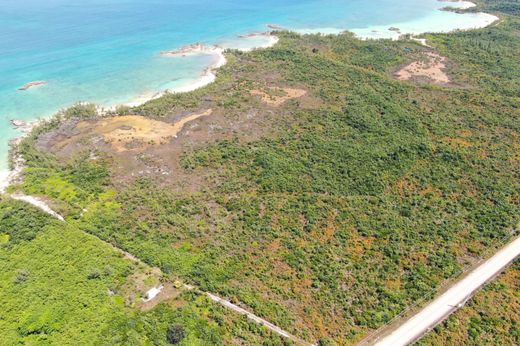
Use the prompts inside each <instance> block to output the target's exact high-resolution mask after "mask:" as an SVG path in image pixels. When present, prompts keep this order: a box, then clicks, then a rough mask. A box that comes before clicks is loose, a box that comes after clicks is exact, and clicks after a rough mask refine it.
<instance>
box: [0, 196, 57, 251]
mask: <svg viewBox="0 0 520 346" xmlns="http://www.w3.org/2000/svg"><path fill="white" fill-rule="evenodd" d="M51 224H55V222H54V221H53V220H52V219H51V218H49V216H48V215H46V214H45V213H43V212H42V211H40V210H38V209H36V208H35V207H33V206H31V205H29V204H27V203H24V202H20V201H16V200H9V199H3V200H2V201H0V234H1V235H2V240H3V241H0V249H1V247H2V246H5V245H7V244H17V243H19V242H22V241H28V240H32V239H34V238H35V237H36V235H37V234H38V233H39V232H41V231H43V230H44V229H45V228H46V227H47V226H48V225H51ZM0 251H1V250H0Z"/></svg>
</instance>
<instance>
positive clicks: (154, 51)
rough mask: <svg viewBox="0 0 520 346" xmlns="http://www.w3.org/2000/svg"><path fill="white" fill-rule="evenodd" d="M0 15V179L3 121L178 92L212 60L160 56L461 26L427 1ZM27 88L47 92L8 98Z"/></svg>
mask: <svg viewBox="0 0 520 346" xmlns="http://www.w3.org/2000/svg"><path fill="white" fill-rule="evenodd" d="M0 5H1V6H0V75H1V78H0V170H2V169H4V170H5V167H6V166H7V163H6V162H7V159H6V158H7V143H8V140H9V138H13V137H16V136H18V135H19V132H18V131H17V130H15V129H13V128H11V126H10V124H9V120H10V119H23V120H27V121H31V120H34V119H37V118H40V117H47V116H50V115H52V114H54V113H55V112H56V111H58V110H59V109H60V108H63V107H67V106H70V105H72V104H74V103H76V102H79V101H89V102H95V103H98V104H101V105H107V106H108V105H114V104H120V103H124V102H129V101H131V100H132V99H135V98H136V97H138V96H139V95H143V94H147V93H150V92H157V91H160V90H165V89H171V88H175V87H181V86H185V85H188V84H190V83H193V82H194V81H196V80H197V79H198V78H199V76H200V75H201V72H202V71H203V70H204V69H205V68H206V67H207V66H209V65H210V64H212V63H213V62H214V61H213V60H214V59H215V57H214V56H210V55H195V56H190V57H187V58H180V57H164V56H161V55H160V54H159V53H160V52H161V51H163V50H169V49H175V48H178V47H180V46H183V45H187V44H191V43H193V42H202V43H206V44H224V45H226V46H228V47H245V46H247V45H248V44H250V43H246V41H244V40H243V39H242V40H241V39H239V38H238V35H240V34H245V33H248V32H253V31H266V30H267V28H266V24H267V23H275V24H278V25H281V26H284V27H288V28H292V29H297V30H300V31H312V30H315V31H327V30H330V31H334V30H336V31H339V30H341V29H355V30H358V31H359V32H360V34H362V33H363V32H365V33H373V31H372V30H371V28H376V27H377V28H383V30H384V28H385V27H386V26H390V25H392V24H394V23H401V24H402V25H406V24H407V23H418V24H415V25H416V26H421V25H424V24H425V23H430V24H432V23H433V24H435V25H439V22H440V23H441V25H442V23H443V22H446V23H447V22H450V23H452V25H455V24H456V23H455V24H453V23H454V21H455V22H459V24H456V25H460V23H462V22H464V21H463V20H461V19H462V18H469V17H465V16H466V15H458V14H455V13H449V12H445V11H439V10H438V9H439V8H441V7H443V6H446V5H447V3H439V2H438V1H436V0H372V1H368V0H342V1H341V0H321V1H320V0H282V1H280V0H276V1H275V0H191V1H186V0H146V1H144V0H45V1H43V0H21V1H20V0H16V1H14V0H0ZM432 16H433V17H434V18H435V19H434V20H432V18H433V17H432ZM475 20H478V18H477V19H475ZM469 22H471V20H469V19H468V23H469ZM430 26H431V25H430ZM424 28H428V26H427V25H426V26H425V27H424ZM412 29H413V28H412ZM355 30H354V31H355ZM367 36H370V35H367ZM35 80H45V81H47V82H48V84H46V85H44V86H38V87H34V88H31V89H29V90H27V91H20V90H18V88H20V87H21V86H23V85H24V84H26V83H28V82H31V81H35Z"/></svg>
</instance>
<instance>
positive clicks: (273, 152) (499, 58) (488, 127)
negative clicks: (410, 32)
mask: <svg viewBox="0 0 520 346" xmlns="http://www.w3.org/2000/svg"><path fill="white" fill-rule="evenodd" d="M481 5H482V6H485V7H484V9H487V10H490V11H494V12H495V13H498V14H499V15H500V16H501V22H500V23H499V24H498V25H493V26H492V27H490V28H486V29H482V30H476V31H471V32H460V33H453V34H435V35H425V37H426V38H427V39H428V42H429V44H430V45H432V46H433V47H435V50H437V51H438V52H439V53H440V54H442V55H443V56H446V57H447V58H448V59H449V61H450V64H449V71H448V72H449V74H450V76H451V78H452V84H453V85H452V86H451V87H438V86H431V85H424V84H421V85H418V84H413V83H405V82H398V81H395V80H394V79H393V78H392V73H393V71H395V69H396V68H397V67H398V66H400V65H402V64H405V63H408V62H410V61H411V60H413V59H416V58H417V57H418V56H420V55H421V54H422V53H423V52H424V51H426V50H428V48H426V47H423V46H421V45H420V44H418V43H417V42H414V41H411V40H401V41H397V42H393V41H385V40H382V41H359V40H357V39H355V38H354V37H353V36H352V35H350V34H342V35H338V36H318V35H310V36H299V35H296V34H291V33H285V32H280V33H278V35H279V36H280V38H281V40H280V42H279V44H278V45H276V46H275V47H273V48H270V49H265V50H258V51H253V52H250V53H241V52H228V57H229V63H228V65H226V66H225V67H223V68H222V69H221V70H220V71H219V73H218V79H217V81H216V82H215V83H214V84H212V85H210V86H207V87H205V88H202V89H200V90H197V91H195V92H193V93H188V94H182V95H166V96H164V97H162V98H160V99H157V100H154V101H150V102H148V103H147V104H145V105H143V106H141V107H138V108H135V109H132V110H129V109H120V110H119V111H118V112H119V113H121V114H123V113H127V112H130V113H133V114H140V115H143V116H151V117H154V118H161V117H166V116H169V115H174V114H177V113H179V112H180V111H186V110H189V111H195V110H198V109H200V108H201V107H202V103H205V104H206V106H207V104H209V105H210V106H211V107H212V108H214V109H216V110H220V111H221V112H223V113H225V114H226V118H227V119H228V120H229V122H230V123H232V122H233V121H235V120H236V118H237V117H239V115H240V114H243V113H246V112H249V111H251V109H258V110H259V114H263V113H268V114H271V115H273V114H274V115H276V116H277V117H272V118H271V119H273V121H272V123H271V127H270V128H269V131H267V133H266V134H265V135H264V136H262V138H260V139H256V138H255V139H252V140H251V139H249V138H247V137H245V136H241V134H240V133H233V132H232V131H230V132H229V135H228V136H227V138H226V139H222V138H219V139H212V138H208V139H207V141H205V142H200V143H195V144H193V145H191V146H189V147H186V149H185V150H184V152H183V154H182V155H180V156H179V157H176V158H174V159H176V160H178V161H179V163H180V165H181V167H182V169H183V170H184V172H185V173H189V174H186V175H184V178H183V179H187V180H190V179H193V180H196V181H197V184H198V188H197V189H187V188H183V186H188V185H189V184H187V182H188V183H189V181H175V180H174V179H173V180H170V181H168V182H166V183H161V184H158V183H157V181H156V180H155V179H154V177H146V176H144V177H140V178H136V179H134V180H127V181H124V182H121V181H120V180H118V178H117V177H115V176H114V174H113V169H112V166H111V165H112V164H113V162H114V158H113V157H110V156H109V155H107V156H101V157H97V158H96V159H92V155H91V154H92V153H82V154H81V155H77V156H76V157H72V158H70V159H67V160H63V159H59V158H58V157H56V156H54V155H53V153H45V152H41V151H39V150H38V149H37V148H36V146H35V145H34V143H35V141H36V140H37V138H38V137H39V136H40V135H41V134H43V133H45V132H46V131H48V130H49V129H51V128H54V127H56V126H57V123H58V122H57V121H54V122H51V123H49V124H47V125H44V126H42V127H40V128H39V129H37V130H36V131H35V132H33V134H32V135H31V136H30V137H28V138H27V139H26V140H25V141H24V142H23V143H22V145H21V146H20V152H21V153H22V154H23V155H24V157H25V159H26V160H27V169H26V170H25V173H24V181H23V183H21V184H18V185H16V186H13V187H12V189H13V190H16V189H21V190H23V191H24V192H26V193H30V194H33V195H40V196H45V197H46V198H48V199H49V200H50V201H51V203H52V204H53V206H54V207H55V208H56V209H58V210H59V211H60V212H62V213H63V214H65V215H66V217H67V221H68V223H69V226H66V227H65V226H63V225H62V224H59V225H58V224H56V223H54V222H51V221H49V220H48V219H46V218H44V217H42V216H41V215H39V214H37V213H36V214H34V216H31V218H24V219H22V218H20V217H19V216H17V215H21V214H20V213H26V211H25V210H22V208H25V207H23V206H22V205H20V204H19V203H16V204H15V206H14V207H13V203H14V202H4V203H7V204H2V210H3V213H4V214H5V213H9V215H11V216H8V217H3V218H2V220H1V225H2V232H1V233H2V238H1V239H4V240H5V241H4V243H5V244H4V245H2V249H1V250H0V254H1V256H2V261H3V263H4V264H3V265H4V266H9V268H10V269H9V270H8V271H4V270H2V274H1V275H4V276H6V280H2V285H3V286H2V290H4V291H5V292H7V293H6V295H4V296H7V297H8V298H7V300H12V301H11V302H9V304H12V305H10V306H13V307H14V306H17V304H19V303H18V302H19V301H21V302H27V301H29V300H30V299H29V297H32V295H33V294H36V293H35V291H34V290H39V288H40V289H44V288H45V287H47V289H49V287H51V286H54V287H55V286H59V287H60V288H62V289H60V290H56V289H55V288H54V289H50V290H51V291H52V292H50V293H49V294H50V295H52V296H60V295H62V294H63V295H65V296H64V298H65V297H75V298H74V299H80V298H78V297H82V298H81V299H82V300H83V301H84V303H83V304H87V306H84V307H82V305H81V304H79V303H78V304H76V305H72V304H71V303H70V302H69V299H62V300H61V301H60V304H61V305H57V306H51V307H47V308H45V309H43V308H39V305H34V306H33V307H31V308H30V309H29V308H27V309H21V310H19V311H20V313H24V314H25V315H24V316H26V317H24V318H26V319H29V320H30V321H29V322H27V323H25V322H23V321H24V319H22V318H21V317H18V315H16V314H15V313H14V312H11V313H9V314H7V315H6V314H5V312H6V311H13V310H12V309H13V308H11V309H7V310H4V309H3V310H4V311H2V313H4V315H6V316H4V317H3V319H0V323H2V325H5V326H6V328H8V330H9V333H11V334H10V335H12V338H13V339H12V340H23V338H25V337H32V338H38V337H42V335H51V336H52V337H56V338H64V339H63V340H66V338H67V337H68V336H70V335H73V334H74V333H80V331H81V333H83V335H85V337H87V335H96V337H98V338H101V339H100V340H102V339H103V337H104V338H109V339H105V340H109V342H108V343H121V344H132V343H135V344H139V343H140V342H149V343H159V344H160V343H161V342H165V339H164V333H166V330H167V328H168V326H169V325H171V323H175V324H178V325H180V326H182V327H183V328H185V329H186V330H188V331H189V332H190V333H189V334H188V335H189V337H192V338H198V339H197V340H199V341H200V340H202V341H200V342H202V343H203V344H204V342H209V343H211V344H218V343H222V342H224V343H225V342H230V340H233V341H234V342H237V343H239V344H240V343H242V344H262V343H263V344H277V343H280V342H281V341H280V340H279V339H277V338H274V337H271V338H270V339H268V338H265V340H264V336H265V335H267V334H266V332H265V331H264V330H263V329H262V328H258V330H254V329H255V326H254V325H252V324H251V323H246V322H245V321H243V320H241V319H238V318H237V317H231V316H230V313H229V312H224V311H223V310H221V308H218V307H214V306H212V305H208V304H209V303H207V302H205V301H204V300H203V299H201V298H197V297H191V296H189V295H188V296H187V297H184V298H183V299H184V301H186V302H185V303H183V304H176V303H164V304H162V305H160V306H159V307H157V308H155V309H154V310H152V311H151V312H148V313H137V312H133V313H129V312H128V310H125V309H128V308H124V306H120V305H118V304H117V302H114V301H112V300H113V298H110V297H109V296H108V295H106V292H105V291H106V290H107V289H108V287H111V286H110V285H113V284H114V282H122V281H124V278H125V277H127V276H128V275H129V274H128V270H129V269H128V264H125V261H124V260H123V259H121V258H116V257H117V256H116V255H115V253H114V252H113V251H112V250H110V248H108V247H107V246H104V245H102V243H101V242H100V241H99V240H98V239H96V238H95V237H92V236H91V235H94V236H96V237H99V238H100V239H102V240H104V241H106V242H109V243H111V244H113V245H115V246H117V247H119V248H121V249H124V250H125V251H128V252H130V253H132V254H133V255H135V256H137V257H139V258H140V259H141V260H143V261H144V262H146V263H148V264H149V265H153V266H157V267H160V268H161V269H162V270H163V272H165V273H166V274H167V275H169V276H170V277H171V278H180V279H182V280H184V281H187V282H189V283H191V284H195V285H197V286H198V287H200V288H201V289H203V290H209V291H212V292H215V293H218V294H220V295H222V296H225V297H227V298H229V299H230V300H232V301H235V302H238V303H239V304H243V305H244V306H246V307H248V308H250V309H251V310H253V311H254V312H255V313H256V314H258V315H260V316H262V317H265V318H266V319H268V320H270V321H272V322H273V323H276V324H277V325H279V326H280V327H282V328H285V329H287V330H289V331H290V332H292V333H294V334H296V335H299V336H301V337H302V338H304V339H306V340H308V341H312V342H315V341H317V340H319V341H320V343H321V344H323V345H326V344H349V343H353V342H356V341H358V340H360V339H361V338H363V336H365V335H366V334H367V333H368V332H370V331H372V330H374V329H376V328H378V327H380V326H382V325H384V324H385V323H386V322H388V321H390V320H391V319H392V318H393V317H394V316H396V315H397V314H399V313H400V312H401V311H403V310H404V309H406V308H407V307H409V306H410V305H412V304H414V303H415V302H417V301H418V300H420V299H427V298H430V297H432V296H433V295H434V294H435V292H436V290H437V289H438V288H439V287H440V286H441V285H442V284H443V283H445V282H446V280H449V279H451V278H454V277H456V276H457V275H458V274H460V273H461V271H462V269H463V268H464V267H465V266H466V265H467V264H470V263H472V262H473V261H475V260H476V259H478V258H480V257H482V256H486V255H488V254H490V253H491V251H492V250H493V248H495V247H497V246H499V245H501V244H503V242H504V241H505V240H506V239H507V238H508V236H509V235H510V233H511V231H512V230H513V229H514V228H515V226H516V225H517V223H518V215H519V198H520V196H519V179H518V178H519V176H518V175H519V167H520V165H519V162H518V159H519V147H520V144H519V141H518V135H519V132H518V131H519V127H520V122H519V121H518V117H519V115H520V114H519V109H520V100H519V98H518V95H520V61H519V59H518V56H520V40H519V37H520V19H518V17H516V16H515V14H517V12H518V6H517V5H516V2H511V1H510V2H508V1H498V0H497V1H482V2H481ZM481 8H482V7H481ZM258 85H263V86H289V87H297V88H301V89H304V90H307V91H308V93H309V95H310V98H309V99H308V100H307V101H306V102H304V101H303V100H298V99H293V100H290V101H287V102H286V103H285V104H283V105H282V106H280V107H278V108H277V107H270V106H267V105H265V104H261V103H260V102H259V101H258V98H255V96H253V95H251V90H253V89H254V88H257V86H258ZM309 100H310V101H309ZM93 115H94V113H93V109H92V107H88V106H87V107H85V106H78V107H75V108H73V109H71V110H69V111H67V112H66V114H63V115H62V118H70V117H92V116H93ZM259 131H260V129H259ZM262 131H264V132H265V129H262ZM181 136H182V134H181ZM186 177H188V178H186ZM12 208H14V209H12ZM6 210H9V211H6ZM31 215H32V214H31ZM18 228H20V230H18ZM39 229H42V231H41V232H40V233H37V232H36V231H35V230H39ZM82 232H86V233H88V234H90V235H85V234H83V233H82ZM6 244H7V245H6ZM67 244H69V245H67ZM42 247H43V248H45V247H51V248H52V249H58V251H52V254H50V253H47V252H45V251H44V250H42ZM29 254H34V255H32V256H30V255H29ZM82 254H84V255H82ZM45 256H50V257H49V258H47V257H45ZM14 258H19V259H20V260H16V261H15V262H14ZM67 258H74V260H77V261H80V263H79V264H78V265H80V267H81V269H80V270H73V268H75V267H74V266H72V264H71V263H70V262H69V260H67ZM112 258H114V259H112ZM19 261H21V262H19ZM23 261H27V264H24V262H23ZM43 261H45V263H47V262H49V263H51V264H50V266H51V267H50V268H54V267H56V269H55V270H58V268H62V269H63V271H62V272H60V273H59V275H58V276H53V275H51V274H50V270H51V269H49V274H48V276H46V280H49V282H47V283H45V282H46V281H45V282H43V283H42V282H40V283H38V284H37V285H36V283H35V284H34V286H32V285H31V286H29V284H30V283H31V275H32V274H31V273H33V272H40V271H46V270H47V269H45V268H47V266H43V267H41V265H42V263H43ZM13 263H17V264H16V265H14V264H13ZM106 265H110V266H112V267H113V269H112V274H110V275H100V278H99V280H97V279H96V280H89V279H88V270H91V269H90V268H91V267H96V268H98V269H99V270H100V271H103V270H104V269H103V268H104V267H105V266H106ZM17 271H18V272H17ZM26 272H27V273H29V274H27V277H28V278H29V279H28V281H27V283H25V284H20V283H17V282H16V281H17V279H16V277H18V276H21V277H25V274H24V273H26ZM69 272H70V274H68V273H69ZM54 280H60V281H58V282H56V283H55V282H53V281H54ZM78 283H80V284H78ZM18 285H22V286H18ZM23 285H27V286H28V287H30V289H28V290H27V291H24V290H23V289H22V288H23ZM90 285H93V286H92V287H91V286H90ZM44 292H45V291H44ZM489 292H490V291H489V289H488V290H486V291H484V292H482V293H481V294H482V295H486V294H488V293H489ZM38 297H40V298H39V299H41V303H38V304H41V305H42V306H43V305H44V304H45V301H46V300H47V299H49V298H48V296H46V295H45V294H43V295H42V294H40V295H38ZM490 299H491V298H490ZM504 299H505V298H504ZM179 306H181V307H179ZM31 309H34V310H31ZM49 309H51V311H48V310H49ZM52 309H61V310H63V312H64V314H62V312H61V310H60V312H59V315H60V316H62V317H60V318H59V321H57V322H54V320H52V318H56V315H57V314H58V312H56V311H54V310H52ZM78 309H79V310H78ZM499 309H500V308H499V307H497V309H496V313H497V314H500V311H498V310H499ZM83 310H86V311H87V312H86V313H85V312H83ZM45 311H47V312H45ZM101 311H107V312H106V313H100V312H101ZM44 312H45V313H44ZM40 313H42V314H43V315H40ZM89 313H91V314H92V315H89ZM129 314H130V317H129ZM463 314H464V312H463ZM466 314H467V313H466ZM40 319H42V320H45V319H50V320H49V321H46V320H45V321H44V322H45V323H43V322H42V323H43V324H42V323H40V322H34V321H33V320H37V321H39V320H40ZM69 319H71V320H69ZM237 319H238V321H234V320H237ZM91 320H92V321H98V322H92V321H91ZM513 320H514V321H517V320H518V316H517V317H516V319H515V317H514V316H513V317H512V321H513ZM20 321H22V322H20ZM31 321H33V322H31ZM60 321H62V323H66V324H67V326H69V325H71V324H74V322H72V321H77V323H78V325H79V326H78V327H77V328H74V329H69V328H68V327H67V328H65V327H63V326H60ZM63 321H67V322H63ZM215 321H216V322H215ZM24 323H25V324H24ZM38 323H40V324H41V325H44V326H45V327H38ZM476 323H477V322H476ZM479 323H480V322H478V323H477V324H479ZM511 323H512V324H514V323H517V322H511ZM448 324H450V322H448ZM54 325H56V327H54ZM462 325H464V326H465V323H463V324H462ZM13 326H14V327H13ZM38 328H40V329H38ZM41 328H50V329H49V330H47V329H45V330H43V332H41V331H42V329H41ZM60 328H61V329H60ZM461 328H465V327H461ZM472 328H473V327H472ZM475 328H477V329H478V328H484V327H482V326H481V323H480V324H479V326H477V327H475ZM475 328H474V329H475ZM516 328H517V327H516ZM455 329H456V328H455V327H453V325H452V324H450V325H449V326H448V327H447V329H445V330H441V329H439V331H438V332H437V334H438V335H436V336H432V338H447V337H448V336H447V335H448V334H451V333H458V334H464V333H465V331H464V330H462V329H460V330H455ZM35 330H36V332H35ZM65 330H66V332H65ZM251 330H252V331H251ZM479 330H480V329H479ZM100 331H102V332H101V333H100ZM201 331H202V332H201ZM197 333H199V334H202V335H199V334H197ZM471 333H473V332H471ZM486 333H491V334H490V335H492V333H493V332H492V329H490V328H488V329H487V330H486ZM497 333H498V331H497ZM479 335H480V334H479ZM453 337H454V338H458V336H453ZM469 337H471V338H472V337H473V336H469ZM477 337H478V335H477ZM487 337H490V336H487ZM16 338H21V339H16ZM110 338H112V339H110ZM58 340H60V339H53V340H52V341H58ZM190 340H191V339H190ZM193 340H195V339H193ZM237 340H238V341H237ZM244 340H245V341H244ZM262 340H263V341H262ZM430 340H433V341H432V342H437V341H435V340H440V339H430ZM184 342H185V343H186V344H192V343H195V341H189V342H188V341H186V340H185V341H184ZM426 342H428V341H426Z"/></svg>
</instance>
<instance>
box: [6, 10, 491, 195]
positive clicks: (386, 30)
mask: <svg viewBox="0 0 520 346" xmlns="http://www.w3.org/2000/svg"><path fill="white" fill-rule="evenodd" d="M438 1H439V2H440V3H443V4H446V5H447V6H444V7H443V8H439V9H438V10H437V11H443V9H444V10H447V11H449V12H453V13H454V15H464V16H473V17H474V18H475V22H474V23H472V25H471V26H468V27H464V28H462V29H460V28H448V29H446V30H445V29H441V27H440V26H438V27H436V29H435V30H433V31H431V32H434V33H449V32H453V31H457V30H474V29H480V28H484V27H487V26H489V25H491V24H493V23H495V22H496V21H498V20H499V18H498V17H497V16H495V15H492V14H488V13H484V12H470V13H464V14H459V13H455V12H454V10H466V9H469V8H473V7H476V6H477V5H476V4H475V3H473V2H470V1H451V0H438ZM437 11H436V12H437ZM267 27H268V28H269V29H270V30H289V31H292V32H296V33H299V34H317V33H321V34H340V33H343V32H351V33H353V34H354V35H355V36H356V37H357V38H358V39H362V40H366V39H393V40H398V39H400V38H401V37H402V36H403V35H412V36H413V35H420V34H423V33H425V32H430V31H428V30H426V31H424V30H418V31H414V30H407V29H406V27H405V28H402V25H401V27H400V24H399V23H396V24H390V25H385V26H373V27H369V28H363V29H346V30H343V29H337V28H319V29H302V30H291V29H290V28H289V29H285V28H284V27H282V26H278V25H276V24H267ZM259 37H260V38H262V39H265V43H263V44H259V45H256V46H249V47H232V46H228V47H226V48H224V47H222V46H218V45H214V46H204V45H202V44H198V43H197V44H192V45H189V46H185V47H181V48H178V49H176V50H173V51H163V52H161V53H160V54H161V55H164V56H165V57H168V56H177V57H179V56H180V57H185V56H190V55H196V54H206V55H213V56H215V60H216V61H215V62H214V63H213V64H211V65H210V66H208V67H207V68H206V69H204V71H203V72H202V74H201V75H200V76H199V77H198V78H197V79H196V80H195V81H194V82H192V83H190V84H187V85H184V86H180V87H176V88H169V89H165V90H162V91H158V92H150V93H145V94H141V95H139V96H137V97H135V98H133V99H132V100H130V101H129V102H125V103H119V104H114V105H109V106H102V105H97V112H98V115H100V116H104V115H106V114H107V113H109V112H113V111H115V110H116V109H117V108H118V107H121V106H124V107H138V106H141V105H143V104H144V103H146V102H148V101H151V100H154V99H157V98H160V97H162V96H164V95H165V94H167V93H185V92H191V91H194V90H197V89H199V88H202V87H205V86H207V85H209V84H211V83H213V82H214V81H215V79H216V71H217V70H218V69H219V68H220V67H222V66H224V65H225V64H226V63H227V59H226V57H225V54H224V52H225V50H226V49H237V50H240V51H243V52H249V51H252V50H254V49H262V48H269V47H272V46H274V45H275V44H276V43H278V41H279V38H278V37H277V36H276V35H274V34H273V33H271V32H267V33H258V32H254V33H249V34H245V35H240V36H239V38H240V39H242V40H248V39H254V38H259ZM413 39H415V40H417V41H419V42H420V43H421V44H423V45H426V46H427V44H426V41H425V40H424V39H416V38H413ZM37 82H38V83H39V82H43V81H37ZM31 83H32V82H31ZM45 83H46V82H45ZM28 84H30V83H28ZM37 85H43V84H37ZM53 116H54V115H51V116H49V117H45V118H43V119H40V120H35V121H33V122H30V123H28V126H27V129H26V131H25V130H24V133H23V134H22V136H19V137H17V138H14V139H12V140H11V141H10V144H9V146H10V147H11V150H13V149H12V148H13V147H16V146H17V145H18V144H19V143H20V142H21V141H22V140H23V138H25V137H26V136H27V135H29V134H30V133H31V131H32V129H34V128H35V127H36V126H38V125H39V124H40V123H41V122H44V121H46V120H47V119H50V118H52V117H53ZM10 161H11V165H12V167H13V168H12V169H9V168H8V169H7V170H0V193H5V191H6V189H7V188H8V187H9V185H10V184H11V183H12V182H13V181H15V180H16V179H18V178H19V176H20V174H21V173H22V171H23V161H24V160H23V158H21V157H17V156H16V155H14V156H13V157H11V158H10Z"/></svg>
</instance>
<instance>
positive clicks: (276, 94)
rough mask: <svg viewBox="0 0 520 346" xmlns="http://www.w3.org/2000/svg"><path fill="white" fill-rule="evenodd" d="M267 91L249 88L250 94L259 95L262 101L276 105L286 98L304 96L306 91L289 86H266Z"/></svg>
mask: <svg viewBox="0 0 520 346" xmlns="http://www.w3.org/2000/svg"><path fill="white" fill-rule="evenodd" d="M268 89H269V92H265V91H262V90H251V94H252V95H256V96H260V98H261V99H262V102H264V103H267V104H269V105H271V106H275V107H278V106H280V105H282V103H284V102H285V101H287V100H291V99H295V98H299V97H302V96H304V95H305V94H306V93H307V91H305V90H302V89H291V88H280V87H271V88H268Z"/></svg>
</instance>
